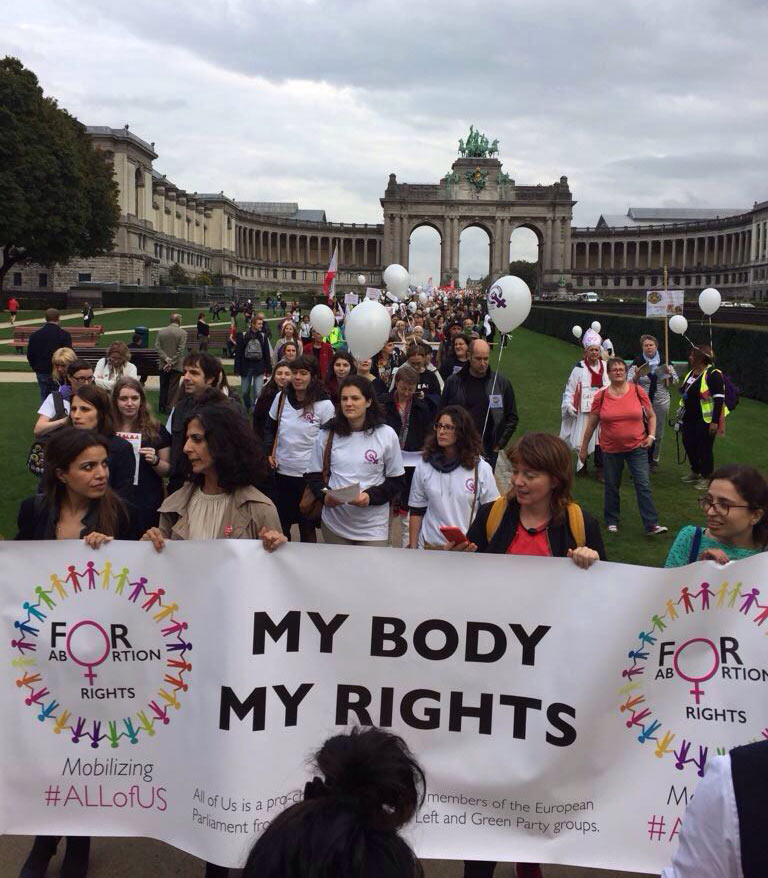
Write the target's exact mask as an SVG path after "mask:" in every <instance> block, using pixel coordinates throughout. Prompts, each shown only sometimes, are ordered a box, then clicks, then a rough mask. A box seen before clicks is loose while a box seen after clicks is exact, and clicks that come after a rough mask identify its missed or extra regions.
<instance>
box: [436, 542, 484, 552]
mask: <svg viewBox="0 0 768 878" xmlns="http://www.w3.org/2000/svg"><path fill="white" fill-rule="evenodd" d="M443 551H444V552H476V551H477V546H476V545H475V543H468V542H464V543H446V544H445V545H444V546H443Z"/></svg>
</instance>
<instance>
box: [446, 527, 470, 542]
mask: <svg viewBox="0 0 768 878" xmlns="http://www.w3.org/2000/svg"><path fill="white" fill-rule="evenodd" d="M440 533H441V534H442V535H443V536H444V537H445V541H446V542H447V543H455V544H456V545H460V544H461V543H466V542H469V541H468V540H467V535H466V534H465V533H464V531H463V530H462V529H461V528H460V527H452V526H450V525H445V526H443V527H441V528H440Z"/></svg>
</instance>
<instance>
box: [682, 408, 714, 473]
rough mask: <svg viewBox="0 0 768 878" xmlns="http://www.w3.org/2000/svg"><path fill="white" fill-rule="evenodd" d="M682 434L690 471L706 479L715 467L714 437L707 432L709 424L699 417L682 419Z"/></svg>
mask: <svg viewBox="0 0 768 878" xmlns="http://www.w3.org/2000/svg"><path fill="white" fill-rule="evenodd" d="M682 434H683V448H685V453H686V454H687V455H688V462H689V463H690V465H691V471H692V472H695V473H698V474H699V475H700V476H702V477H703V478H705V479H708V478H709V477H710V476H711V475H712V471H713V470H714V468H715V437H714V436H712V435H711V434H710V432H709V424H707V423H705V422H704V421H703V420H702V419H701V418H699V419H697V420H695V421H683V429H682Z"/></svg>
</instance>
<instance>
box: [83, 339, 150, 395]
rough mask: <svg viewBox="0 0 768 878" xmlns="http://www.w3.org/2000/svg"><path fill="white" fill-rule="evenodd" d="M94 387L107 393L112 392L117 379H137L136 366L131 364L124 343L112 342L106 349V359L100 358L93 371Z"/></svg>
mask: <svg viewBox="0 0 768 878" xmlns="http://www.w3.org/2000/svg"><path fill="white" fill-rule="evenodd" d="M93 377H94V379H95V382H96V386H97V387H100V388H101V389H102V390H106V391H107V393H112V390H113V388H114V386H115V384H116V383H117V380H118V379H119V378H135V379H136V380H137V381H138V379H139V373H138V371H137V369H136V366H135V365H134V364H133V363H132V362H131V352H130V351H129V350H128V345H127V344H126V343H125V342H124V341H113V342H112V344H111V345H110V346H109V347H108V348H107V355H106V357H102V358H101V359H100V360H99V362H98V363H96V368H95V369H94V370H93Z"/></svg>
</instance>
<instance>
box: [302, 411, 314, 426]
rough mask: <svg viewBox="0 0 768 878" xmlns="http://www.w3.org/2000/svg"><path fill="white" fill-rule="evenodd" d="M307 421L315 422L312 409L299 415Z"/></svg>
mask: <svg viewBox="0 0 768 878" xmlns="http://www.w3.org/2000/svg"><path fill="white" fill-rule="evenodd" d="M301 417H302V418H303V419H304V420H305V421H307V423H309V424H314V423H315V413H314V412H313V411H306V412H304V413H303V414H302V416H301Z"/></svg>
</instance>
